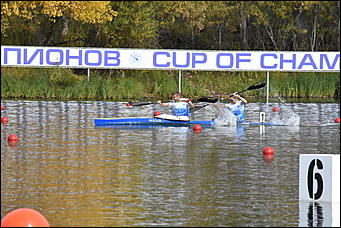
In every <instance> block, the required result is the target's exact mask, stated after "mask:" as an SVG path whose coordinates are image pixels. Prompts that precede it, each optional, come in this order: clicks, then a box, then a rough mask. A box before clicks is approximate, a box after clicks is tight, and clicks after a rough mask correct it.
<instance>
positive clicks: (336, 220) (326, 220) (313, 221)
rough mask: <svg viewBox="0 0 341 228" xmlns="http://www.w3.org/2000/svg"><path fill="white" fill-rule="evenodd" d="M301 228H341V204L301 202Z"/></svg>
mask: <svg viewBox="0 0 341 228" xmlns="http://www.w3.org/2000/svg"><path fill="white" fill-rule="evenodd" d="M299 207H300V223H299V226H300V227H340V203H331V202H323V201H319V202H317V201H300V202H299Z"/></svg>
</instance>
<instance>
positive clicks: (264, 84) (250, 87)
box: [230, 82, 266, 97]
mask: <svg viewBox="0 0 341 228" xmlns="http://www.w3.org/2000/svg"><path fill="white" fill-rule="evenodd" d="M264 86H266V82H261V83H259V84H257V85H252V86H249V88H247V89H243V90H242V91H239V92H237V93H238V94H240V93H243V92H245V91H248V90H254V89H260V88H263V87H264ZM232 96H233V94H230V97H232Z"/></svg>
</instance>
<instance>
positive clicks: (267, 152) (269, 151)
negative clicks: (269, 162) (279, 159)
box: [263, 146, 275, 156]
mask: <svg viewBox="0 0 341 228" xmlns="http://www.w3.org/2000/svg"><path fill="white" fill-rule="evenodd" d="M274 154H275V151H274V149H273V148H272V147H270V146H267V147H265V148H264V149H263V155H264V156H269V155H272V156H273V155H274Z"/></svg>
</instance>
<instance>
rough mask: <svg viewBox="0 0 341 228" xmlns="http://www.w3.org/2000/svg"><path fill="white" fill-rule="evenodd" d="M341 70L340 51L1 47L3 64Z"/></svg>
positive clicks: (210, 69) (251, 69)
mask: <svg viewBox="0 0 341 228" xmlns="http://www.w3.org/2000/svg"><path fill="white" fill-rule="evenodd" d="M55 65H59V66H60V67H67V68H102V69H149V70H205V71H309V72H313V71H316V72H319V71H325V72H328V71H329V72H339V71H340V52H272V51H207V50H206V51H203V50H166V49H119V48H76V47H32V46H30V47H29V46H1V66H2V67H53V66H55Z"/></svg>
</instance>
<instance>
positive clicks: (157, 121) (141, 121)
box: [94, 117, 273, 126]
mask: <svg viewBox="0 0 341 228" xmlns="http://www.w3.org/2000/svg"><path fill="white" fill-rule="evenodd" d="M94 124H95V126H108V125H172V126H188V125H194V124H200V125H206V126H215V125H216V123H215V121H213V120H189V121H183V120H167V119H161V118H154V117H124V118H123V117H122V118H95V119H94ZM241 124H242V125H273V124H272V123H258V122H243V123H241Z"/></svg>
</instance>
